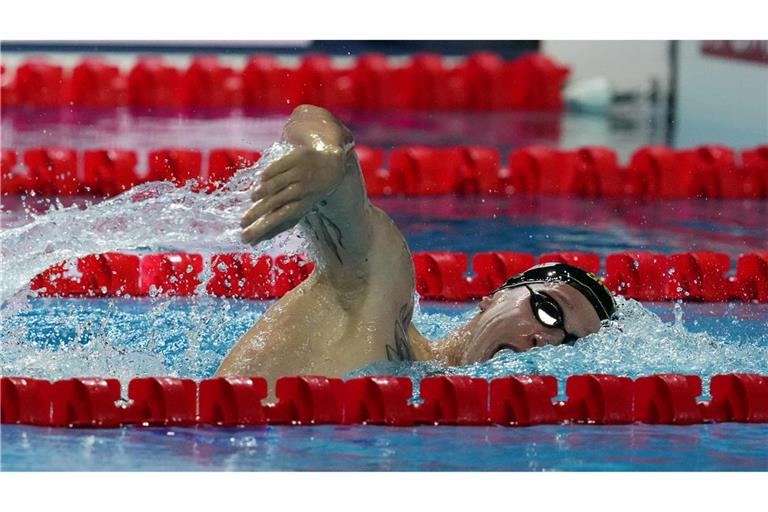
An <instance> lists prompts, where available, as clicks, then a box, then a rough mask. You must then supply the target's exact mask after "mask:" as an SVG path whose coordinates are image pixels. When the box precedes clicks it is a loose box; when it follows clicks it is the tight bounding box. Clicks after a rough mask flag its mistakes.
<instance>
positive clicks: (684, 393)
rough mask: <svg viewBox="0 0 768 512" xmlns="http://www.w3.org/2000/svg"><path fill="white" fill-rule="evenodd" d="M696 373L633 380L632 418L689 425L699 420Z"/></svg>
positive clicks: (699, 381)
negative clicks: (633, 404) (633, 407)
mask: <svg viewBox="0 0 768 512" xmlns="http://www.w3.org/2000/svg"><path fill="white" fill-rule="evenodd" d="M699 395H701V378H699V377H698V376H696V375H651V376H649V377H640V378H638V379H637V380H636V381H635V419H636V420H637V421H640V422H641V423H664V424H675V425H690V424H692V423H701V421H702V415H701V411H700V409H699V407H698V404H697V403H696V397H698V396H699Z"/></svg>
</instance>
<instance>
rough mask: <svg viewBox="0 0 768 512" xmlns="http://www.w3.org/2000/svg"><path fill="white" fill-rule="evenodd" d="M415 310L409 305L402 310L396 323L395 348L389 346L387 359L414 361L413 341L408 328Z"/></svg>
mask: <svg viewBox="0 0 768 512" xmlns="http://www.w3.org/2000/svg"><path fill="white" fill-rule="evenodd" d="M412 315H413V308H411V307H410V304H409V303H407V302H406V303H405V304H403V307H402V308H400V315H398V318H397V320H396V321H395V339H394V343H395V344H394V346H392V345H390V344H387V359H388V360H390V361H413V351H412V350H411V340H410V339H408V326H409V325H411V316H412Z"/></svg>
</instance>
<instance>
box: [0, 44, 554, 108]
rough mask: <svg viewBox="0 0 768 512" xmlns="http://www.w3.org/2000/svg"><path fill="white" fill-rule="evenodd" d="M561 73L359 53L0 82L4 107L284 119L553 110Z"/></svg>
mask: <svg viewBox="0 0 768 512" xmlns="http://www.w3.org/2000/svg"><path fill="white" fill-rule="evenodd" d="M5 73H8V72H7V71H5ZM8 74H10V73H8ZM567 74H568V70H567V69H566V68H563V67H561V66H559V65H557V64H556V63H554V62H553V61H551V60H550V59H549V58H547V57H545V56H543V55H539V54H531V55H527V56H524V57H522V58H519V59H516V60H512V61H504V60H502V59H501V58H500V57H499V56H498V55H496V54H492V53H478V54H474V55H470V56H468V58H467V59H465V60H463V61H462V62H460V63H459V64H458V65H451V64H449V63H448V62H447V61H446V60H445V58H444V57H443V56H441V55H439V54H435V53H420V54H415V55H413V56H412V57H411V58H410V59H408V60H407V61H406V62H405V63H404V64H396V63H394V62H392V61H391V60H390V59H389V58H388V57H386V56H384V55H380V54H362V55H360V56H358V57H357V58H356V59H355V61H354V63H353V65H352V67H351V68H350V67H347V66H340V65H338V64H337V62H336V61H335V60H334V59H332V58H331V57H330V56H328V55H325V54H308V55H304V56H303V57H302V58H301V60H300V62H299V66H298V68H291V67H288V66H285V65H283V64H281V63H280V61H278V60H277V59H276V58H275V57H273V56H270V55H254V56H253V57H251V58H250V59H249V60H248V62H247V63H246V65H245V66H244V68H242V69H234V68H231V67H229V66H227V65H225V64H223V63H222V62H221V61H220V60H219V59H218V58H217V57H215V56H211V55H196V56H193V58H192V60H191V62H190V63H189V65H188V66H187V67H186V68H185V69H178V68H175V67H173V66H171V65H169V64H167V63H165V62H164V61H163V60H162V59H161V58H159V57H141V58H139V59H138V60H137V61H136V63H135V64H134V65H133V67H132V68H131V70H130V71H129V72H128V73H127V75H126V74H123V73H122V72H121V71H120V69H119V68H118V67H117V66H114V65H111V64H109V63H107V62H105V61H103V60H100V59H95V58H92V57H89V58H86V59H84V60H82V61H81V62H80V63H79V64H78V65H77V66H76V67H75V68H74V69H72V70H69V69H66V70H65V69H64V68H62V66H59V65H57V64H52V63H49V62H47V61H45V60H42V59H32V60H29V61H26V62H24V63H23V64H22V65H20V66H19V67H18V68H17V69H16V72H15V76H14V77H13V78H12V79H9V80H4V83H5V85H4V87H3V106H23V107H38V108H39V107H63V106H69V105H75V106H84V107H89V108H114V107H119V106H123V105H126V104H127V105H130V106H132V107H139V108H145V109H157V108H172V109H176V108H180V107H183V108H192V109H195V108H200V107H202V108H237V107H240V106H245V107H257V108H273V109H274V108H278V109H281V110H285V109H290V108H293V106H295V105H298V104H299V103H301V102H307V103H313V104H316V105H320V106H324V107H327V108H362V109H374V110H380V109H384V108H405V109H438V110H456V109H473V110H474V109H483V110H490V109H493V110H499V109H510V108H512V109H526V110H560V109H562V108H563V100H562V96H561V89H562V86H563V81H564V78H565V76H567Z"/></svg>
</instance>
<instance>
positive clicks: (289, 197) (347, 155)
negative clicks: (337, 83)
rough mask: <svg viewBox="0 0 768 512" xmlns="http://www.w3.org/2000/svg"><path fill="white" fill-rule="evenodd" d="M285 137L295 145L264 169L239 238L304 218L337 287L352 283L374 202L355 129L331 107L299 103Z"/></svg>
mask: <svg viewBox="0 0 768 512" xmlns="http://www.w3.org/2000/svg"><path fill="white" fill-rule="evenodd" d="M283 140H285V141H286V142H289V143H290V144H292V145H293V146H294V148H293V149H292V150H291V151H290V152H289V153H288V154H286V155H285V156H283V157H282V158H280V159H278V160H276V161H274V162H273V163H271V164H270V165H269V166H268V167H267V168H266V169H264V171H263V173H262V181H261V183H260V184H259V185H258V186H257V187H256V188H255V189H254V190H253V192H252V199H253V201H254V204H253V206H252V207H251V208H250V209H249V210H248V212H246V214H245V215H244V216H243V218H242V220H241V227H243V228H244V229H243V233H242V239H243V241H244V242H246V243H250V244H257V243H259V242H261V241H263V240H267V239H269V238H272V237H274V236H275V235H277V234H278V233H280V232H282V231H285V230H287V229H290V228H292V227H293V226H295V225H296V224H298V223H299V222H303V223H304V226H305V228H306V231H307V235H308V237H309V239H310V242H311V243H312V244H313V246H314V247H315V248H316V251H315V252H316V254H315V255H313V256H314V257H315V259H316V260H317V262H318V264H319V265H320V266H321V267H322V268H323V271H324V272H328V273H330V275H331V280H332V281H333V283H334V285H335V286H336V287H341V288H346V287H349V288H354V287H355V286H356V284H357V283H356V281H358V280H360V279H365V275H366V273H367V272H366V269H365V266H366V263H367V258H366V255H367V253H368V251H369V249H370V244H371V239H372V228H371V221H370V219H371V216H372V215H373V212H372V210H373V207H372V206H371V204H370V202H369V201H368V197H367V196H366V193H365V186H364V182H363V177H362V173H361V171H360V165H359V163H358V161H357V157H356V155H355V153H354V151H353V150H352V148H353V147H354V140H353V138H352V134H351V133H350V131H349V130H348V129H347V128H346V127H345V126H344V125H343V124H342V123H341V122H339V121H338V120H337V119H336V118H335V117H334V116H333V115H332V114H331V113H330V112H328V111H327V110H325V109H322V108H318V107H313V106H310V105H302V106H300V107H298V108H296V109H295V110H294V111H293V114H292V115H291V117H290V119H289V120H288V122H287V123H286V124H285V127H284V130H283Z"/></svg>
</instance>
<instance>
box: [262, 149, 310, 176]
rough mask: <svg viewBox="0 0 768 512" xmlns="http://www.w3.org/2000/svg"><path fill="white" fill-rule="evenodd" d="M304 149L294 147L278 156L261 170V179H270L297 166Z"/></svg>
mask: <svg viewBox="0 0 768 512" xmlns="http://www.w3.org/2000/svg"><path fill="white" fill-rule="evenodd" d="M302 153H303V152H302V151H301V150H300V149H299V148H293V149H292V150H291V151H289V152H288V153H287V154H286V155H284V156H283V157H281V158H278V159H277V160H275V161H274V162H272V163H271V164H269V165H268V166H267V167H265V168H264V170H263V171H261V173H260V176H261V181H262V182H264V181H269V180H271V179H272V178H274V177H275V176H278V175H279V174H282V173H284V172H286V171H289V170H291V169H293V168H294V167H296V165H297V164H299V163H300V162H301V160H302Z"/></svg>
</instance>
